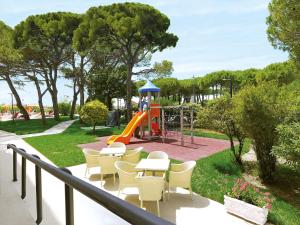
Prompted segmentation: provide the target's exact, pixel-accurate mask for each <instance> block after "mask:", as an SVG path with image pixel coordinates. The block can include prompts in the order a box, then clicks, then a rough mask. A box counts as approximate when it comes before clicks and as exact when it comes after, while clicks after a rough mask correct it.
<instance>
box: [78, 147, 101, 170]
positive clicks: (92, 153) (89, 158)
mask: <svg viewBox="0 0 300 225" xmlns="http://www.w3.org/2000/svg"><path fill="white" fill-rule="evenodd" d="M82 152H83V154H84V157H85V160H86V164H87V166H88V167H89V166H97V165H98V160H99V158H100V155H99V151H97V150H93V149H88V148H85V149H83V150H82Z"/></svg>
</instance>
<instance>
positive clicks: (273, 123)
mask: <svg viewBox="0 0 300 225" xmlns="http://www.w3.org/2000/svg"><path fill="white" fill-rule="evenodd" d="M293 90H294V89H289V87H278V86H277V85H276V84H275V83H273V82H265V83H262V84H260V85H258V86H256V87H255V86H250V87H246V88H244V89H243V90H241V91H240V92H239V93H238V94H237V95H236V96H235V97H234V105H235V107H234V110H235V115H236V118H237V120H238V122H239V124H240V125H241V127H242V129H243V131H244V132H245V133H246V134H247V135H248V136H249V137H250V138H251V139H252V140H253V147H254V150H255V153H256V157H257V160H258V165H259V176H260V178H261V179H262V181H263V182H269V181H271V180H272V175H273V172H274V170H275V162H276V157H275V156H274V155H273V154H271V150H272V146H273V145H274V144H275V142H276V138H277V136H276V127H277V126H278V125H279V124H281V123H283V122H284V121H285V120H286V119H287V118H293V117H295V116H293V115H294V114H295V112H297V111H299V109H298V105H299V98H298V97H297V95H299V94H298V93H297V91H293Z"/></svg>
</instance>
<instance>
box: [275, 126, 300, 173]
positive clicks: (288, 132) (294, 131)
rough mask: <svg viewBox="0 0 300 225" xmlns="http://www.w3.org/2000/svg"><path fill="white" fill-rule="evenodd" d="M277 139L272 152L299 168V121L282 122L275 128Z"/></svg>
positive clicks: (289, 164) (296, 168) (293, 167)
mask: <svg viewBox="0 0 300 225" xmlns="http://www.w3.org/2000/svg"><path fill="white" fill-rule="evenodd" d="M276 131H277V133H278V141H277V144H276V145H275V146H273V148H272V153H273V154H274V155H275V156H277V157H280V158H282V159H284V160H285V164H287V165H288V166H289V167H291V168H292V169H295V170H300V123H299V122H297V123H291V124H282V125H279V126H278V127H277V128H276Z"/></svg>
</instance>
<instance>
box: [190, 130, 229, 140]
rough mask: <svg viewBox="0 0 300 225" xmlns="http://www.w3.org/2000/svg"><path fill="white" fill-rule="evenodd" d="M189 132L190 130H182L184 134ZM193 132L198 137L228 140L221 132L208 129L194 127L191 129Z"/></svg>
mask: <svg viewBox="0 0 300 225" xmlns="http://www.w3.org/2000/svg"><path fill="white" fill-rule="evenodd" d="M190 133H191V132H190V131H185V132H184V134H185V135H190ZM193 134H194V136H198V137H208V138H215V139H223V140H229V138H228V137H227V136H226V135H225V134H221V133H218V132H214V131H210V130H204V129H195V130H194V131H193Z"/></svg>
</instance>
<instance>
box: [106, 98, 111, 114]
mask: <svg viewBox="0 0 300 225" xmlns="http://www.w3.org/2000/svg"><path fill="white" fill-rule="evenodd" d="M106 104H107V107H108V110H110V111H111V110H112V98H111V97H110V96H108V95H107V96H106Z"/></svg>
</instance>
